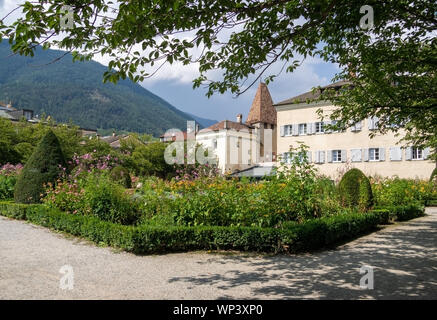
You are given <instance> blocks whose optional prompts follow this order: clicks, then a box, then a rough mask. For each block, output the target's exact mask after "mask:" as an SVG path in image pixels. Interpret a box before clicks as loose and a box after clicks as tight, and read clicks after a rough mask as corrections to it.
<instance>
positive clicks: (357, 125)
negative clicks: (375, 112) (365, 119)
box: [355, 121, 361, 131]
mask: <svg viewBox="0 0 437 320" xmlns="http://www.w3.org/2000/svg"><path fill="white" fill-rule="evenodd" d="M355 130H356V131H361V121H358V122H357V123H355Z"/></svg>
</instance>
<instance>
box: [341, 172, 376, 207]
mask: <svg viewBox="0 0 437 320" xmlns="http://www.w3.org/2000/svg"><path fill="white" fill-rule="evenodd" d="M338 192H339V196H340V202H341V205H342V206H344V207H354V208H358V209H359V210H361V211H365V210H368V209H370V208H371V207H372V205H373V194H372V187H371V185H370V181H369V179H368V178H367V177H366V176H365V175H364V173H363V172H362V171H361V170H359V169H351V170H349V171H348V172H346V173H345V174H344V176H343V178H342V179H341V181H340V183H339V185H338Z"/></svg>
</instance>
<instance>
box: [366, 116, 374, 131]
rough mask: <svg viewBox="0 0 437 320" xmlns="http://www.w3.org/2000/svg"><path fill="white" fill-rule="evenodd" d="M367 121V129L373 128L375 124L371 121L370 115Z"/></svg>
mask: <svg viewBox="0 0 437 320" xmlns="http://www.w3.org/2000/svg"><path fill="white" fill-rule="evenodd" d="M367 121H368V126H369V130H373V129H375V124H374V122H373V117H370V118H369V119H367Z"/></svg>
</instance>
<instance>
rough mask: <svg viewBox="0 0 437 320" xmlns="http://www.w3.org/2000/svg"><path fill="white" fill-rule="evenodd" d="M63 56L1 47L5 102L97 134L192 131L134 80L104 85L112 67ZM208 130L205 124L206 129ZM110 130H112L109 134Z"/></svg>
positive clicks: (0, 94)
mask: <svg viewBox="0 0 437 320" xmlns="http://www.w3.org/2000/svg"><path fill="white" fill-rule="evenodd" d="M63 54H64V52H63V51H57V50H42V49H41V48H39V49H38V50H37V52H36V54H35V56H34V57H22V56H19V55H13V56H11V53H10V49H9V45H8V43H7V41H6V40H3V42H1V43H0V101H3V102H9V101H12V104H13V106H14V107H17V108H19V109H21V108H23V109H26V108H27V109H32V110H34V111H35V114H40V115H41V114H42V113H45V114H46V115H50V116H52V117H53V118H54V119H55V120H56V121H58V122H68V121H70V120H72V121H73V123H75V124H77V125H79V126H82V127H85V128H91V129H117V130H124V131H134V132H141V133H150V134H153V135H155V136H157V135H159V134H161V133H163V132H165V130H167V129H169V128H180V129H183V130H184V129H186V121H187V120H193V117H192V116H191V115H188V114H186V113H184V112H182V111H180V110H178V109H176V108H175V107H173V106H172V105H171V104H169V103H168V102H166V101H165V100H163V99H162V98H160V97H158V96H156V95H154V94H153V93H151V92H150V91H148V90H146V89H145V88H143V87H142V86H140V85H138V84H134V83H132V82H131V81H129V80H125V81H120V82H119V83H118V84H117V85H114V84H112V83H106V84H104V83H103V82H102V75H103V73H104V72H105V71H106V67H105V66H103V65H101V64H99V63H97V62H94V61H87V62H74V63H73V62H72V56H71V55H70V54H67V55H66V56H65V57H63V58H62V59H60V60H59V61H57V62H54V63H50V62H52V61H53V60H54V59H56V58H58V57H60V56H62V55H63ZM201 126H202V124H201ZM105 131H107V130H105Z"/></svg>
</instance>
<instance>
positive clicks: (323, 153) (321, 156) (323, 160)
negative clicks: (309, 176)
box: [319, 151, 325, 163]
mask: <svg viewBox="0 0 437 320" xmlns="http://www.w3.org/2000/svg"><path fill="white" fill-rule="evenodd" d="M319 152H320V163H325V151H319Z"/></svg>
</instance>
